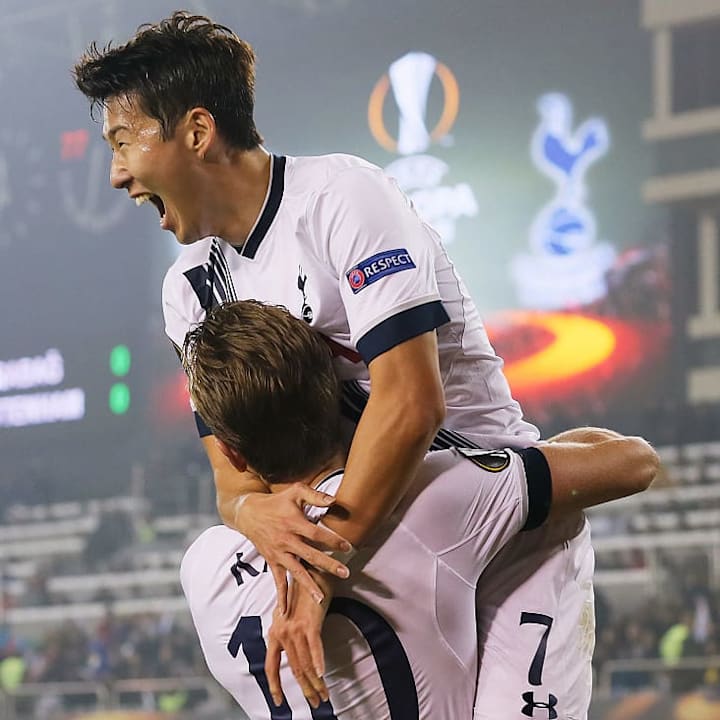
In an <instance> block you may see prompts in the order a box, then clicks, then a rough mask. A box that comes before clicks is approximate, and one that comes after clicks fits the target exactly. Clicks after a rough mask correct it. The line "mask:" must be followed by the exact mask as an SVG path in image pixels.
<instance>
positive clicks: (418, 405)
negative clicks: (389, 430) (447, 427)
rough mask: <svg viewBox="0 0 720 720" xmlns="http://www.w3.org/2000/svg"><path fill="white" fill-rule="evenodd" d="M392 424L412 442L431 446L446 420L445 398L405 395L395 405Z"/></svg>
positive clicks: (397, 431)
mask: <svg viewBox="0 0 720 720" xmlns="http://www.w3.org/2000/svg"><path fill="white" fill-rule="evenodd" d="M393 415H394V418H393V422H392V426H393V428H394V431H395V432H396V433H397V434H398V435H401V436H403V437H404V438H405V440H406V441H407V442H410V443H412V444H418V445H424V446H426V448H427V447H429V445H430V443H431V442H432V440H433V438H434V437H435V435H437V432H438V430H440V428H441V427H442V424H443V421H444V420H445V400H444V397H443V398H442V400H439V401H438V400H436V399H432V398H428V397H427V395H425V396H423V397H415V398H413V397H412V396H408V397H405V398H404V399H403V401H402V402H401V403H397V404H396V405H395V412H394V413H393Z"/></svg>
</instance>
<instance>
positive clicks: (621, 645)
mask: <svg viewBox="0 0 720 720" xmlns="http://www.w3.org/2000/svg"><path fill="white" fill-rule="evenodd" d="M664 575H665V577H666V578H667V580H666V582H665V583H663V584H662V586H661V590H660V592H659V594H658V595H656V596H654V597H652V600H651V601H650V600H648V601H646V602H643V603H641V604H639V605H637V606H635V607H634V608H633V609H632V610H629V611H623V610H621V609H618V608H617V607H612V606H611V605H610V604H609V603H608V601H607V600H606V598H605V595H604V594H603V593H602V592H600V591H598V590H596V619H597V636H596V646H595V654H594V658H593V664H594V667H595V670H596V672H597V673H598V677H599V679H600V680H602V679H603V678H602V674H603V673H604V671H607V670H608V669H609V668H610V667H611V666H610V665H608V663H609V662H611V661H625V660H630V661H632V660H648V659H660V660H662V664H663V666H664V668H666V672H664V673H660V674H659V675H658V673H657V672H651V671H649V670H647V669H643V668H632V667H626V668H618V669H616V670H615V671H614V672H613V673H612V674H611V675H610V687H611V688H612V690H613V691H614V692H625V691H630V690H639V689H642V688H647V687H656V688H657V687H661V688H662V689H665V690H668V691H671V692H674V693H680V692H686V691H690V690H693V689H695V688H698V687H701V686H704V685H710V686H717V687H720V663H718V664H717V665H716V664H714V663H710V664H709V665H706V667H697V668H685V667H684V666H683V662H682V660H683V659H688V658H713V657H720V622H719V621H720V618H718V608H720V590H718V589H713V588H711V587H710V584H709V581H708V572H707V566H706V563H705V560H704V557H703V556H695V557H692V558H690V559H687V558H685V559H683V560H682V561H680V560H676V561H674V562H673V561H671V560H669V559H668V558H665V568H664ZM613 665H614V663H613ZM623 665H625V663H623ZM627 665H629V666H631V665H632V663H627Z"/></svg>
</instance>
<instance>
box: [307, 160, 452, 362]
mask: <svg viewBox="0 0 720 720" xmlns="http://www.w3.org/2000/svg"><path fill="white" fill-rule="evenodd" d="M308 224H309V225H310V226H311V230H312V234H313V236H314V237H315V238H317V239H318V241H319V243H320V245H321V248H322V249H321V252H322V253H323V254H324V255H325V257H326V258H327V262H328V264H329V265H330V266H331V267H332V268H333V270H334V273H335V275H336V277H337V280H338V282H339V286H340V296H341V298H342V302H343V305H344V308H345V312H346V315H347V319H348V325H349V328H350V336H351V340H352V342H353V343H354V344H355V346H356V347H357V349H358V352H359V353H360V355H361V356H362V357H363V360H365V362H366V363H369V362H370V361H371V360H372V359H373V358H375V357H377V356H378V355H381V354H382V353H384V352H386V351H387V350H390V349H391V348H392V347H394V346H395V345H398V344H400V343H402V342H404V341H405V340H409V339H411V338H413V337H416V336H418V335H421V334H422V333H425V332H428V331H430V330H434V329H435V328H437V327H439V326H440V325H442V324H444V323H446V322H447V321H448V319H449V318H448V315H447V312H446V311H445V309H444V307H443V305H442V302H441V300H440V293H439V291H438V285H437V279H436V276H435V253H436V252H438V251H439V247H438V245H437V244H436V241H435V239H434V237H433V234H432V232H431V231H430V229H429V228H428V227H427V226H426V225H425V224H424V223H423V222H422V221H421V220H420V218H419V217H418V215H417V213H416V212H415V209H414V208H413V207H412V204H411V203H410V201H409V200H408V199H407V197H406V196H405V195H404V194H403V193H402V192H401V191H400V190H399V189H398V187H397V185H396V184H395V181H394V180H391V179H390V178H388V177H387V176H386V175H385V174H384V173H383V172H382V171H381V170H380V169H379V168H373V167H353V168H346V169H344V170H343V171H341V172H340V173H338V174H337V175H335V176H334V177H333V178H332V180H331V182H329V183H328V184H327V185H326V186H325V187H324V188H323V189H322V190H321V191H320V192H319V193H318V194H317V196H316V198H315V202H314V204H313V205H312V206H311V207H310V209H309V215H308Z"/></svg>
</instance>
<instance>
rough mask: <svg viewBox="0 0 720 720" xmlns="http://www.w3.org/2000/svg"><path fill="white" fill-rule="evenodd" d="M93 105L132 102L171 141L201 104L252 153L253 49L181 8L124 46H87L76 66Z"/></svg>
mask: <svg viewBox="0 0 720 720" xmlns="http://www.w3.org/2000/svg"><path fill="white" fill-rule="evenodd" d="M73 74H74V76H75V84H76V85H77V87H78V88H79V90H80V91H81V92H82V93H83V94H84V95H85V96H86V97H87V98H88V99H89V100H90V101H91V103H92V107H93V109H94V108H95V107H96V106H103V105H105V104H106V103H107V101H108V100H110V99H113V98H130V99H133V100H137V102H138V104H139V108H140V109H141V110H142V111H143V112H144V113H145V114H146V115H148V116H149V117H152V118H154V119H155V120H157V121H158V122H159V123H160V127H161V129H162V137H163V139H164V140H168V139H170V138H171V137H172V136H173V134H174V132H175V128H176V127H177V123H178V121H179V120H180V119H181V118H182V117H183V116H184V115H185V113H186V112H187V111H188V110H191V109H192V108H194V107H198V106H200V107H204V108H205V109H206V110H209V111H210V112H211V113H212V115H213V117H214V118H215V123H216V124H217V128H218V133H219V134H220V135H221V136H222V137H223V139H224V140H225V141H226V142H227V143H229V144H230V145H231V146H232V147H236V148H239V149H241V150H251V149H252V148H255V147H257V146H258V145H259V144H260V143H262V141H263V139H262V137H261V135H260V133H258V131H257V129H256V128H255V120H254V117H253V113H254V107H255V53H254V52H253V49H252V47H251V46H250V45H249V44H248V43H247V42H245V41H244V40H241V39H240V38H239V37H238V36H237V35H236V34H235V33H234V32H233V31H232V30H230V28H227V27H225V26H224V25H219V24H217V23H214V22H213V21H212V20H211V19H210V18H208V17H205V16H204V15H191V14H190V13H188V12H186V11H184V10H178V11H176V12H174V13H173V14H172V15H171V16H170V17H169V18H166V19H165V20H162V21H160V22H158V23H155V24H150V23H148V24H145V25H141V26H140V27H139V28H138V29H137V32H136V33H135V36H134V37H133V38H131V39H130V40H129V41H128V42H126V43H125V44H124V45H120V46H117V47H113V46H111V45H107V46H106V47H104V48H102V49H100V48H98V46H97V44H96V43H92V44H91V45H90V47H89V48H88V49H87V51H86V52H85V54H84V55H83V56H82V57H81V58H80V60H79V61H78V62H77V64H76V65H75V68H74V70H73Z"/></svg>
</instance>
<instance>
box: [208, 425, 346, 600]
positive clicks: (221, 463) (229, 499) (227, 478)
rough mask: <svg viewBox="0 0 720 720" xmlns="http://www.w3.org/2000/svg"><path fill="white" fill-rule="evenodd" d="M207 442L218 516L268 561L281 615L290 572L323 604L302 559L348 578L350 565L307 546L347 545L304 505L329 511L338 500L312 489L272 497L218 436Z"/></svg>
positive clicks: (336, 547) (302, 487)
mask: <svg viewBox="0 0 720 720" xmlns="http://www.w3.org/2000/svg"><path fill="white" fill-rule="evenodd" d="M202 443H203V446H204V448H205V452H206V453H207V456H208V459H209V460H210V465H211V467H212V470H213V478H214V481H215V489H216V492H217V507H218V513H219V515H220V517H221V519H222V521H223V523H225V525H227V526H228V527H232V528H235V529H236V530H239V531H240V532H241V533H243V535H245V536H246V537H248V538H250V539H251V540H252V542H253V544H254V545H255V547H257V548H258V550H259V551H260V553H261V554H262V555H263V556H264V557H265V559H266V560H267V563H268V567H269V568H270V570H271V572H272V574H273V578H274V579H275V585H276V587H277V589H278V606H279V611H280V612H281V613H284V612H285V609H286V603H287V600H286V598H287V574H286V571H289V572H290V573H291V575H292V577H293V578H294V579H295V580H296V581H297V582H298V583H299V584H300V585H302V586H303V587H305V588H307V590H308V592H309V593H310V594H311V596H312V597H314V598H315V600H316V601H318V602H319V601H320V600H321V599H322V597H323V592H322V590H321V589H320V587H319V586H318V585H317V584H316V583H315V582H314V581H313V579H312V578H311V576H310V574H309V573H308V571H307V570H306V569H305V568H304V567H303V565H302V563H301V561H305V562H307V563H309V564H310V565H312V566H314V567H317V568H318V569H320V570H324V571H325V572H328V573H331V574H332V575H337V576H339V577H346V576H347V567H346V566H345V565H343V564H342V563H339V562H338V561H336V560H334V559H333V558H332V557H331V556H329V555H327V554H326V553H324V552H323V551H322V550H319V549H317V548H316V547H313V546H312V545H310V544H308V542H312V543H313V544H314V545H317V546H318V547H321V548H324V549H326V550H331V551H332V550H338V551H340V552H344V551H346V550H347V549H348V545H347V543H346V541H345V540H343V538H341V537H338V535H336V534H335V533H333V532H330V531H329V530H326V529H324V528H323V527H321V526H318V525H316V524H314V523H311V522H310V521H309V520H308V519H307V518H306V517H305V514H304V513H303V507H304V505H306V504H308V505H317V506H320V507H327V506H329V505H331V504H332V503H333V502H334V498H333V497H331V496H329V495H326V494H325V493H322V492H318V491H317V490H313V489H312V488H310V487H308V486H307V485H295V486H293V487H291V488H289V489H288V490H286V491H285V492H282V493H276V494H270V493H269V492H268V490H267V485H266V484H265V483H264V482H263V481H262V480H260V479H259V478H258V476H257V475H256V474H255V473H253V472H249V471H247V470H246V471H242V470H240V469H238V468H237V467H236V466H234V465H233V464H232V463H231V462H230V460H229V459H228V457H227V456H226V454H225V453H224V452H223V451H222V449H221V448H220V446H219V445H218V443H217V441H216V439H215V436H213V435H207V436H205V437H204V438H202Z"/></svg>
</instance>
